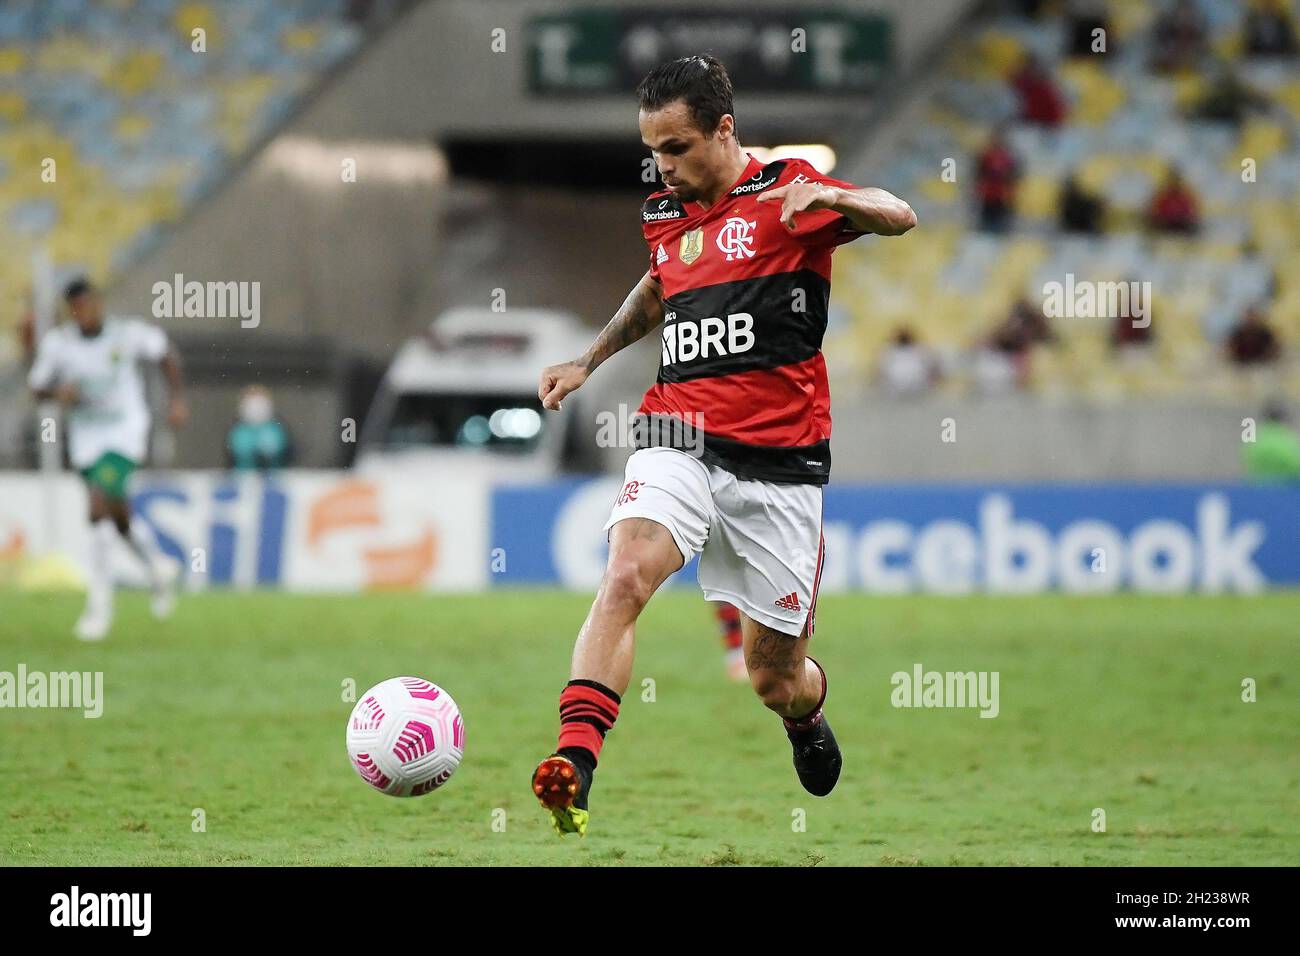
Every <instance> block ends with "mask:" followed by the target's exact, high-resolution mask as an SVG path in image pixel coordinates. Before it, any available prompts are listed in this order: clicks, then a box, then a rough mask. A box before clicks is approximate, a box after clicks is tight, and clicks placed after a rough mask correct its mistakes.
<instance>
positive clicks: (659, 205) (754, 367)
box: [638, 155, 864, 485]
mask: <svg viewBox="0 0 1300 956" xmlns="http://www.w3.org/2000/svg"><path fill="white" fill-rule="evenodd" d="M805 181H811V182H818V183H827V184H829V185H832V186H841V187H844V188H846V189H856V188H857V187H855V186H853V185H852V184H850V183H846V182H844V181H842V180H838V179H832V178H830V177H829V176H824V175H822V174H821V173H819V172H818V171H817V170H816V169H814V168H813V167H812V165H811V164H809V163H808V162H806V161H804V160H802V159H784V160H775V161H773V162H771V163H768V164H766V165H764V164H762V163H760V162H759V161H758V160H757V159H755V158H754V157H753V156H752V155H751V156H750V158H749V164H748V165H747V166H746V167H745V171H744V173H742V174H741V178H740V179H739V180H737V181H736V184H735V186H734V187H732V189H731V190H730V191H729V192H728V193H727V194H726V195H725V196H723V197H722V199H720V200H719V201H718V202H717V203H715V204H714V205H713V206H711V207H709V208H708V209H704V208H702V207H701V206H700V205H699V204H698V203H693V202H682V201H681V200H679V199H678V198H677V197H676V196H674V195H673V194H672V193H671V192H670V191H668V190H663V191H660V192H657V193H654V194H653V195H651V196H650V198H649V199H647V200H646V202H645V205H644V206H643V207H642V210H641V224H642V228H643V230H644V232H645V238H646V242H647V243H648V244H649V246H650V274H651V276H652V277H653V278H654V279H655V280H656V281H658V282H659V283H660V285H661V287H662V289H663V308H664V324H663V341H662V343H661V349H660V356H659V375H658V377H657V378H656V381H655V384H654V385H653V386H652V387H651V388H650V390H649V391H647V392H646V394H645V398H644V399H643V400H642V402H641V407H640V414H641V415H642V416H645V419H644V420H645V421H646V422H647V423H649V424H651V425H656V426H658V425H664V424H666V425H668V426H670V427H649V428H647V429H645V432H646V434H647V435H649V436H650V437H648V438H646V437H643V438H640V439H638V443H639V444H642V445H647V444H649V445H665V444H666V445H675V444H678V443H679V442H682V441H683V438H682V427H685V429H686V431H687V432H689V435H690V437H689V439H688V441H689V442H690V445H691V447H692V448H693V449H695V450H698V451H699V453H700V454H701V455H702V458H703V460H704V461H705V462H707V463H709V464H713V465H717V466H718V467H720V468H725V469H726V470H727V471H730V472H732V473H733V474H735V475H736V476H737V477H740V478H755V479H760V480H763V481H776V482H792V483H799V484H818V485H824V484H826V482H827V481H828V480H829V479H830V468H831V453H830V437H831V416H830V391H829V388H828V384H827V380H826V362H825V359H824V358H823V357H822V352H821V346H822V336H823V335H824V334H825V332H826V313H827V306H828V303H829V301H830V290H831V253H832V252H833V251H834V249H835V247H836V246H838V245H841V244H843V243H845V242H849V241H851V240H853V239H856V238H857V237H859V236H861V235H864V233H863V232H861V231H860V230H858V229H856V228H855V227H854V226H853V225H852V223H850V222H849V220H848V219H847V218H845V217H844V216H842V215H841V214H839V213H836V212H833V211H831V210H829V209H820V210H816V211H814V212H803V213H799V214H797V215H796V216H795V228H794V229H793V230H790V229H788V228H786V227H785V226H783V225H782V224H781V202H780V201H779V200H773V201H770V202H762V203H760V202H758V201H757V200H756V199H755V197H756V196H758V195H760V194H761V193H763V192H764V191H765V190H768V189H773V188H776V187H778V186H786V185H790V184H792V183H799V182H805ZM675 420H676V421H675ZM701 433H702V435H701ZM701 439H702V440H701Z"/></svg>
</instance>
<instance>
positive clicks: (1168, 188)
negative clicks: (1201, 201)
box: [1147, 165, 1201, 233]
mask: <svg viewBox="0 0 1300 956" xmlns="http://www.w3.org/2000/svg"><path fill="white" fill-rule="evenodd" d="M1147 224H1148V225H1149V226H1150V228H1151V229H1152V230H1154V231H1155V232H1172V233H1194V232H1196V231H1197V230H1198V229H1199V228H1200V225H1201V220H1200V212H1199V209H1198V203H1197V201H1196V194H1195V193H1194V192H1192V188H1191V187H1190V186H1189V185H1188V184H1187V183H1186V181H1184V179H1183V174H1182V173H1181V172H1179V170H1178V167H1177V166H1172V165H1171V166H1170V167H1169V169H1168V170H1167V171H1166V173H1165V181H1164V182H1163V183H1162V184H1161V185H1160V188H1159V189H1157V190H1156V191H1155V195H1153V196H1152V197H1151V205H1150V207H1149V208H1148V209H1147Z"/></svg>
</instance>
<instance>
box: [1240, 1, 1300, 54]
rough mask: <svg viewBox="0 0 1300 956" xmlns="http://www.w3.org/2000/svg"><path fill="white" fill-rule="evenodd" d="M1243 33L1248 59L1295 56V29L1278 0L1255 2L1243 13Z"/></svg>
mask: <svg viewBox="0 0 1300 956" xmlns="http://www.w3.org/2000/svg"><path fill="white" fill-rule="evenodd" d="M1243 32H1244V33H1245V35H1246V53H1248V54H1249V55H1250V56H1295V55H1296V36H1295V27H1294V26H1293V25H1292V23H1291V14H1290V11H1288V10H1287V8H1286V7H1285V6H1284V5H1283V4H1282V3H1281V2H1280V0H1258V2H1257V3H1256V4H1255V5H1254V6H1253V7H1251V9H1250V10H1249V11H1247V13H1246V22H1245V24H1244V29H1243Z"/></svg>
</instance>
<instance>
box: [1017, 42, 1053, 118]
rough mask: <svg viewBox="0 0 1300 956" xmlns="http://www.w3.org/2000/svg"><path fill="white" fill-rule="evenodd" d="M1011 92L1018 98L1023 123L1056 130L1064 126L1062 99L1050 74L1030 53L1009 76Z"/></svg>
mask: <svg viewBox="0 0 1300 956" xmlns="http://www.w3.org/2000/svg"><path fill="white" fill-rule="evenodd" d="M1011 88H1012V89H1014V90H1015V91H1016V94H1017V95H1018V96H1019V97H1020V118H1021V119H1022V120H1024V121H1025V122H1026V123H1035V124H1037V125H1039V126H1045V127H1047V128H1048V129H1055V128H1056V127H1058V126H1060V125H1061V123H1062V122H1064V120H1065V97H1063V96H1062V95H1061V91H1060V89H1058V88H1057V85H1056V81H1055V80H1054V79H1053V78H1052V74H1051V73H1049V72H1048V71H1047V69H1046V68H1045V67H1044V66H1043V64H1042V63H1041V62H1040V61H1039V59H1038V58H1037V57H1036V56H1034V55H1033V54H1032V53H1027V54H1025V58H1024V59H1023V60H1022V61H1021V62H1020V66H1019V68H1018V69H1017V70H1016V71H1015V72H1014V73H1012V74H1011Z"/></svg>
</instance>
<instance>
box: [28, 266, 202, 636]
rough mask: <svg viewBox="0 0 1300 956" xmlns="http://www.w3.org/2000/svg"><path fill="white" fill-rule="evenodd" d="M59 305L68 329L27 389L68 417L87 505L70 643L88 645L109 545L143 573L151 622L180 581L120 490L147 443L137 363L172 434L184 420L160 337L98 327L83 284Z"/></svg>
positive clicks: (120, 323)
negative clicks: (86, 544)
mask: <svg viewBox="0 0 1300 956" xmlns="http://www.w3.org/2000/svg"><path fill="white" fill-rule="evenodd" d="M64 298H65V300H66V301H67V305H68V311H69V313H70V314H71V315H72V319H73V324H72V325H67V324H64V325H60V326H56V327H55V328H53V329H51V330H50V331H49V332H47V333H46V334H45V335H44V336H43V337H42V338H41V341H40V346H39V348H38V349H37V352H36V360H35V361H34V362H33V364H32V369H31V372H30V374H29V375H28V384H29V385H30V386H31V388H32V390H33V391H34V392H35V394H36V397H37V398H39V399H50V398H53V399H57V400H58V401H59V402H61V403H62V404H63V405H64V406H65V407H66V408H67V409H68V415H67V429H68V454H69V457H70V458H71V460H72V465H73V467H74V468H76V469H77V470H78V471H80V472H81V475H82V477H83V478H85V480H86V488H87V491H88V492H89V496H90V533H91V548H90V555H91V559H90V582H89V588H88V590H87V596H86V609H85V612H84V613H83V614H82V615H81V619H80V620H78V621H77V626H76V634H77V636H78V637H79V638H81V639H82V640H87V641H94V640H100V639H102V638H103V637H104V636H106V635H107V634H108V631H109V628H110V627H111V625H112V623H113V579H112V572H111V556H112V549H113V539H114V538H116V537H118V536H121V538H122V540H123V541H125V542H126V545H127V547H128V548H129V549H130V550H131V551H132V553H134V554H135V555H136V557H138V558H139V559H140V562H141V563H142V564H143V565H144V567H145V570H146V571H147V573H148V576H149V582H150V587H151V590H152V592H153V598H152V601H151V608H152V610H153V613H154V616H155V617H166V616H167V615H168V614H170V613H171V610H172V607H173V605H174V604H175V594H176V592H175V587H176V580H177V578H178V577H179V575H180V564H179V562H177V561H176V560H175V559H174V558H172V557H169V556H168V555H165V554H164V553H163V552H162V551H161V550H159V548H158V543H157V541H156V540H155V538H154V534H153V531H152V529H151V528H150V527H149V525H148V524H147V523H145V522H144V521H143V520H142V519H140V518H133V517H132V516H131V506H130V502H129V500H128V498H127V482H128V480H129V479H130V477H131V473H132V472H133V471H134V470H135V468H136V465H138V464H139V463H140V462H141V461H142V460H143V458H144V455H145V449H146V446H147V444H148V439H149V421H150V419H149V406H148V403H147V402H146V401H145V394H144V379H143V377H142V376H141V374H140V363H141V362H146V361H147V362H158V363H159V364H160V365H161V367H162V370H163V374H164V376H165V377H166V379H167V390H168V397H169V409H168V416H167V420H168V422H169V423H170V424H171V425H172V427H180V426H181V425H183V424H184V423H185V420H186V419H187V418H188V416H189V411H188V408H187V406H186V404H185V398H184V395H183V393H182V384H181V370H180V360H179V359H178V357H177V354H176V350H175V349H173V348H171V347H170V346H169V344H168V342H167V336H166V334H165V333H164V332H163V331H162V329H160V328H158V327H157V326H154V325H150V324H148V323H146V322H143V321H141V320H139V319H126V318H117V317H114V316H108V317H105V315H104V306H103V301H102V300H101V298H100V295H99V291H98V290H97V289H96V288H95V287H94V286H93V285H91V284H90V283H89V282H87V281H86V280H84V279H78V280H76V281H74V282H72V283H71V284H70V285H69V286H68V288H67V291H66V292H65V293H64Z"/></svg>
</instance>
